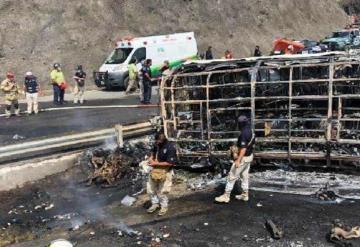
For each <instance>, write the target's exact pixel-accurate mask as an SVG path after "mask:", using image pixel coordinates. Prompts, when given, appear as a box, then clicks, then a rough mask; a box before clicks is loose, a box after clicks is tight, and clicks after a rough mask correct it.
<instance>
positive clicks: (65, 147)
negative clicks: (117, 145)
mask: <svg viewBox="0 0 360 247" xmlns="http://www.w3.org/2000/svg"><path fill="white" fill-rule="evenodd" d="M154 129H155V128H154V125H153V124H152V123H151V122H144V123H138V124H132V125H124V126H122V134H123V138H124V139H126V138H132V137H136V136H141V135H145V134H149V133H151V132H152V131H154ZM115 137H116V130H115V128H108V129H102V130H97V131H90V132H85V133H80V134H72V135H66V136H61V137H53V138H48V139H44V140H36V141H29V142H24V143H19V144H13V145H8V146H3V147H0V163H7V162H13V161H18V160H23V159H27V158H34V157H39V156H45V155H49V154H53V153H57V152H66V151H74V150H80V149H84V148H88V147H92V146H96V145H100V144H102V143H103V142H104V141H105V140H107V139H110V138H115Z"/></svg>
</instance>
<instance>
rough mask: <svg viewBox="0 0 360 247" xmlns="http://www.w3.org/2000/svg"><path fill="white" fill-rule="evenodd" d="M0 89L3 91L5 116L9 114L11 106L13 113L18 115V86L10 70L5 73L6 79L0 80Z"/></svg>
mask: <svg viewBox="0 0 360 247" xmlns="http://www.w3.org/2000/svg"><path fill="white" fill-rule="evenodd" d="M0 89H1V90H2V91H3V92H4V93H5V117H6V118H9V117H10V116H11V106H12V105H13V106H14V108H15V115H16V116H20V108H19V101H18V99H19V94H20V88H19V86H18V85H17V83H16V81H15V75H14V73H12V72H8V73H7V74H6V79H5V80H4V81H2V82H1V85H0Z"/></svg>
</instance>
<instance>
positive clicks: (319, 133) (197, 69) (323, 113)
mask: <svg viewBox="0 0 360 247" xmlns="http://www.w3.org/2000/svg"><path fill="white" fill-rule="evenodd" d="M160 101H161V115H162V118H163V125H164V131H165V134H166V135H167V137H168V138H169V139H170V140H172V141H174V142H175V143H176V146H177V152H178V155H179V157H180V158H182V159H189V158H192V157H210V156H224V155H227V154H228V149H229V147H230V145H231V144H232V143H234V142H235V141H236V140H237V136H238V135H239V133H240V132H239V129H238V127H237V123H236V119H237V117H238V116H239V115H243V114H245V115H247V116H248V117H250V118H251V126H252V129H253V131H254V132H255V133H256V136H257V144H256V151H255V156H256V158H258V159H288V160H289V161H292V160H299V159H300V160H303V159H306V160H326V161H327V162H328V165H330V164H331V161H333V160H337V161H350V162H358V161H359V159H360V129H359V126H360V62H359V60H358V59H357V58H356V57H353V58H349V57H348V56H346V54H344V53H326V54H319V55H299V56H276V57H262V58H248V59H240V60H227V61H226V60H214V61H197V62H191V63H188V64H185V65H184V66H183V67H182V68H180V69H179V70H178V71H176V72H174V73H173V74H172V75H171V76H169V77H168V78H166V79H164V80H163V81H162V83H161V86H160Z"/></svg>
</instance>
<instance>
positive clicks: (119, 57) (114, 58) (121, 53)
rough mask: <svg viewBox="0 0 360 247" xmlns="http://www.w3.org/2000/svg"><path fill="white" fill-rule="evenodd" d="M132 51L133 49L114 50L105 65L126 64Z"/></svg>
mask: <svg viewBox="0 0 360 247" xmlns="http://www.w3.org/2000/svg"><path fill="white" fill-rule="evenodd" d="M132 50H133V48H117V49H115V50H113V52H112V53H111V54H110V56H109V57H108V58H107V59H106V61H105V64H121V63H123V62H125V60H126V59H127V58H128V56H129V55H130V53H131V51H132Z"/></svg>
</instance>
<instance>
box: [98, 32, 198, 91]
mask: <svg viewBox="0 0 360 247" xmlns="http://www.w3.org/2000/svg"><path fill="white" fill-rule="evenodd" d="M197 53H198V49H197V43H196V39H195V35H194V33H193V32H187V33H175V34H168V35H160V36H149V37H139V38H124V39H122V40H119V41H118V42H116V48H115V50H113V51H112V53H111V54H110V56H109V57H108V58H107V59H106V60H105V62H104V64H103V65H102V66H101V67H100V69H99V71H95V72H94V79H95V84H96V85H97V86H98V87H105V88H107V89H111V88H113V87H122V88H126V87H127V85H128V81H129V77H128V75H129V73H128V64H129V63H130V61H131V60H133V58H136V59H137V61H139V62H141V61H143V60H145V59H152V64H153V65H152V67H151V72H152V76H153V77H156V76H158V75H159V69H160V68H161V66H162V64H163V63H164V61H166V60H167V61H169V62H170V67H171V68H173V67H175V66H178V65H180V64H182V63H184V62H185V61H187V60H191V59H196V57H197Z"/></svg>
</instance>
